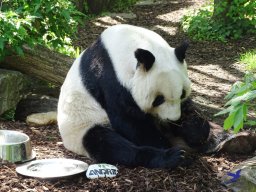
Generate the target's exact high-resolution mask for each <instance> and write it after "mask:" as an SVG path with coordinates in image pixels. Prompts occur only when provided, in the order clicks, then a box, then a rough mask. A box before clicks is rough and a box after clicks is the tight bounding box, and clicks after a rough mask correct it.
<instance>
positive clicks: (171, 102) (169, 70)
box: [132, 43, 191, 121]
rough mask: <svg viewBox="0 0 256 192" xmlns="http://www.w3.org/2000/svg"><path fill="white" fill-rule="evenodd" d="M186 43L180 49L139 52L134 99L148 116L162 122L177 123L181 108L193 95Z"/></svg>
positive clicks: (134, 81)
mask: <svg viewBox="0 0 256 192" xmlns="http://www.w3.org/2000/svg"><path fill="white" fill-rule="evenodd" d="M187 47H188V44H187V43H183V44H182V45H180V46H178V47H177V48H171V47H169V48H168V50H166V48H165V49H164V50H161V49H157V50H154V49H151V51H150V50H147V49H141V48H138V49H137V50H135V53H134V55H135V58H136V59H137V67H136V71H135V74H134V77H133V83H132V84H133V85H132V96H133V98H134V100H135V102H136V103H137V104H138V106H139V107H140V108H141V110H143V111H144V112H145V113H148V114H151V115H153V116H155V117H157V118H158V119H159V120H162V121H176V120H178V119H179V118H180V116H181V109H180V105H181V102H182V101H183V100H185V99H186V98H187V97H188V96H189V94H190V92H191V88H190V85H191V82H190V80H189V78H188V74H187V65H186V62H185V52H186V49H187Z"/></svg>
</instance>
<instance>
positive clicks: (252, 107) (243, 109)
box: [216, 73, 256, 133]
mask: <svg viewBox="0 0 256 192" xmlns="http://www.w3.org/2000/svg"><path fill="white" fill-rule="evenodd" d="M225 99H226V100H228V102H227V103H226V104H225V107H226V108H225V109H224V110H222V111H220V112H219V113H217V114H216V116H218V115H224V114H227V113H228V117H227V118H226V119H225V121H224V126H223V127H224V129H225V130H228V129H230V128H231V127H233V128H234V132H235V133H237V132H238V131H239V130H240V129H242V128H243V127H244V124H248V125H256V119H255V117H254V118H253V120H248V118H247V116H248V111H253V112H256V77H255V75H254V74H253V73H248V74H246V75H245V77H244V80H243V81H242V82H240V81H239V82H236V83H235V84H234V85H233V86H232V88H231V91H230V93H229V94H228V95H227V96H226V97H225Z"/></svg>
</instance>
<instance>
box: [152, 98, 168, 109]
mask: <svg viewBox="0 0 256 192" xmlns="http://www.w3.org/2000/svg"><path fill="white" fill-rule="evenodd" d="M164 101H165V100H164V96H163V95H158V96H157V97H156V98H155V100H154V101H153V103H152V106H153V107H157V106H159V105H161V104H162V103H164Z"/></svg>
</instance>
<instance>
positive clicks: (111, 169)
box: [86, 164, 118, 179]
mask: <svg viewBox="0 0 256 192" xmlns="http://www.w3.org/2000/svg"><path fill="white" fill-rule="evenodd" d="M117 174H118V169H117V167H115V166H114V165H110V164H93V165H90V166H89V167H88V169H87V171H86V177H87V178H88V179H97V178H103V177H110V178H111V177H115V176H116V175H117Z"/></svg>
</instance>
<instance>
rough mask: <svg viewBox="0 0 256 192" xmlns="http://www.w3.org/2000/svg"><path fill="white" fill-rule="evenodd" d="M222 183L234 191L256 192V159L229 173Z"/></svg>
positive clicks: (240, 165) (241, 164)
mask: <svg viewBox="0 0 256 192" xmlns="http://www.w3.org/2000/svg"><path fill="white" fill-rule="evenodd" d="M222 182H223V184H224V185H226V186H227V187H228V188H230V189H232V190H233V191H241V192H242V191H256V157H253V158H251V159H248V160H246V161H244V162H242V163H240V164H239V165H238V166H236V167H235V168H234V169H233V170H231V171H229V172H227V173H226V174H225V175H224V176H223V177H222Z"/></svg>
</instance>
